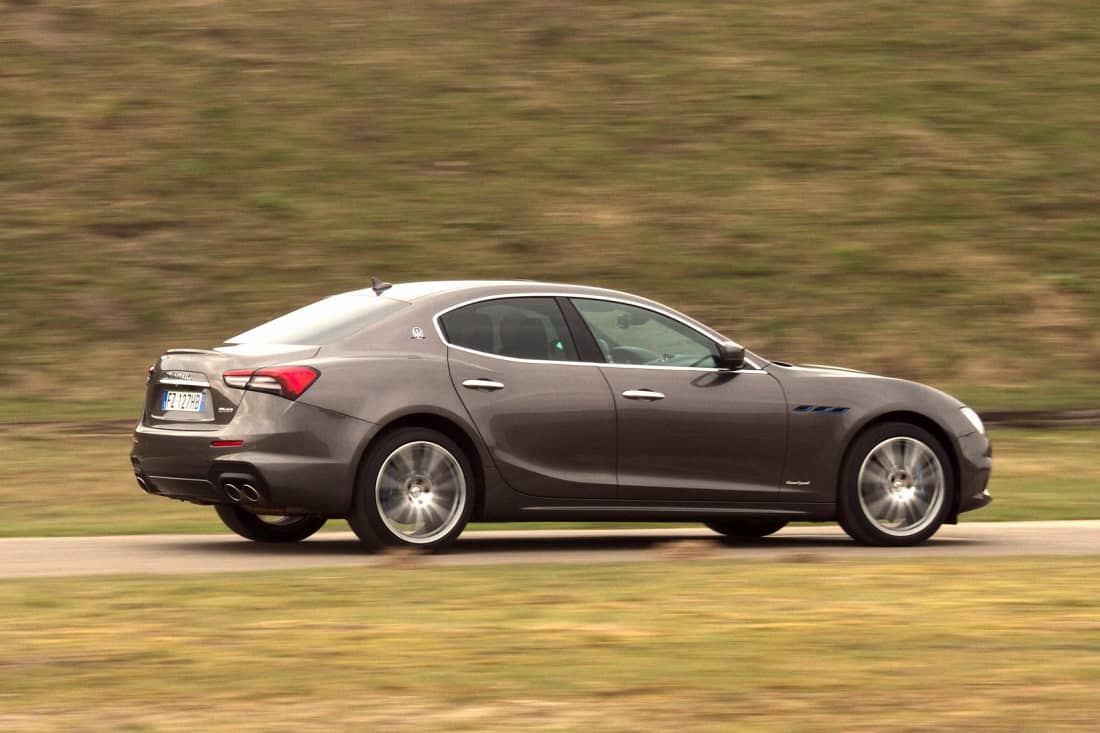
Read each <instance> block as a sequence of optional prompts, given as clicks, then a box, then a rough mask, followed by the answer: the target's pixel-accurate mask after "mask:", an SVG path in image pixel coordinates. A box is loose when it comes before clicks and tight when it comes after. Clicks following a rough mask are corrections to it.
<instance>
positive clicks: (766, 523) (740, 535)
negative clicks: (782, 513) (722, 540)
mask: <svg viewBox="0 0 1100 733" xmlns="http://www.w3.org/2000/svg"><path fill="white" fill-rule="evenodd" d="M704 524H706V525H707V526H708V527H710V528H711V529H713V530H714V531H715V532H717V533H718V534H724V535H725V536H726V537H733V538H735V539H758V538H760V537H767V536H768V535H770V534H775V533H776V532H778V531H779V530H781V529H783V528H784V527H786V526H787V522H786V520H783V519H725V520H717V521H713V522H704Z"/></svg>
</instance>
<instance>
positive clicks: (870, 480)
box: [839, 423, 954, 546]
mask: <svg viewBox="0 0 1100 733" xmlns="http://www.w3.org/2000/svg"><path fill="white" fill-rule="evenodd" d="M844 474H845V475H844V485H843V486H842V487H841V491H840V502H839V511H840V524H841V526H842V527H844V530H845V531H846V532H847V533H848V534H849V535H851V536H852V538H853V539H855V540H856V541H857V542H861V543H863V544H868V545H894V546H900V545H915V544H917V543H919V542H923V541H924V540H926V539H928V538H929V537H931V536H932V535H933V534H935V532H936V530H938V529H939V528H940V525H941V524H943V520H944V518H945V517H946V516H947V513H948V511H949V510H950V507H951V500H952V487H953V485H954V475H953V473H952V469H951V461H950V460H949V459H948V456H947V453H946V452H945V450H944V448H943V446H942V445H940V443H939V441H937V440H936V438H935V437H934V436H932V435H931V434H930V433H928V431H926V430H924V429H922V428H919V427H917V426H915V425H908V424H905V423H890V424H887V425H881V426H877V427H875V428H872V429H871V430H869V431H867V432H866V433H864V434H863V435H861V436H860V437H859V438H857V440H856V442H855V444H854V445H853V446H852V450H851V451H850V453H849V455H848V459H847V461H846V462H845V471H844Z"/></svg>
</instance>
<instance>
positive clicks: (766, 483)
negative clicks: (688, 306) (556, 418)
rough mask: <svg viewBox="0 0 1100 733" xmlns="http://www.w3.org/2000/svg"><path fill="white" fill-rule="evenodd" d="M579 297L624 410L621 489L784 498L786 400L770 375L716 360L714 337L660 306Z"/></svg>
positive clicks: (731, 498) (625, 493) (628, 495)
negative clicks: (732, 367) (654, 308)
mask: <svg viewBox="0 0 1100 733" xmlns="http://www.w3.org/2000/svg"><path fill="white" fill-rule="evenodd" d="M571 302H572V304H573V305H574V306H575V307H576V309H577V311H578V312H579V313H580V315H581V317H582V319H583V320H584V322H585V323H586V324H587V325H588V327H589V329H590V331H591V333H592V335H593V336H594V337H595V338H596V341H597V344H598V347H599V349H600V351H602V352H603V355H604V357H605V359H606V360H607V362H608V363H607V364H606V365H605V366H603V367H601V370H602V371H603V373H604V376H605V377H606V378H607V381H608V383H609V384H610V385H611V389H612V393H613V395H614V399H615V404H616V406H617V409H618V423H619V448H618V481H619V497H620V498H623V499H632V500H647V499H648V500H675V501H683V500H691V501H720V502H737V501H769V500H777V499H779V497H780V480H781V477H782V471H783V463H784V460H785V457H786V443H787V403H786V399H785V397H784V395H783V391H782V389H781V388H780V386H779V383H778V382H777V381H776V380H775V379H774V378H773V377H772V376H771V375H769V374H768V373H766V372H764V371H762V370H759V369H755V368H748V367H747V368H745V369H742V370H738V371H724V370H720V369H717V368H716V363H717V362H716V361H715V359H716V357H717V353H718V352H717V348H716V346H715V344H714V342H713V341H712V340H711V339H710V338H709V337H708V336H706V335H704V334H702V333H700V332H698V331H697V330H695V329H694V328H692V327H691V326H689V325H688V324H686V323H682V322H680V321H678V320H675V319H672V318H670V317H668V316H666V315H664V314H661V313H657V312H656V311H652V310H649V309H646V308H641V307H638V306H634V305H629V304H625V303H619V302H616V301H606V300H599V299H580V298H575V299H572V300H571Z"/></svg>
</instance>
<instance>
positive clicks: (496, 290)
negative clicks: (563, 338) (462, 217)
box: [345, 280, 647, 303]
mask: <svg viewBox="0 0 1100 733" xmlns="http://www.w3.org/2000/svg"><path fill="white" fill-rule="evenodd" d="M505 292H507V293H516V294H520V293H536V292H537V293H545V292H554V293H558V292H570V293H577V294H581V295H605V296H615V297H619V298H623V299H629V300H631V301H637V302H646V300H647V299H646V298H641V297H639V296H637V295H633V294H631V293H623V292H619V291H615V290H608V289H606V288H596V287H592V286H588V285H571V284H568V283H550V282H540V281H537V280H428V281H423V282H409V283H394V284H392V285H389V287H387V288H385V289H384V290H382V291H381V292H377V293H376V291H375V290H374V289H373V288H363V289H362V290H353V291H351V292H349V293H345V295H360V296H367V297H372V296H374V295H376V294H377V295H378V296H379V297H383V298H392V299H394V300H401V301H404V302H407V303H413V302H416V301H426V300H438V298H437V296H444V295H449V296H450V297H449V298H443V300H448V299H453V298H455V297H459V298H466V297H471V296H472V297H477V296H479V295H482V294H484V295H497V294H501V293H505Z"/></svg>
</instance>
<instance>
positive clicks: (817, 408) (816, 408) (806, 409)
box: [794, 405, 851, 415]
mask: <svg viewBox="0 0 1100 733" xmlns="http://www.w3.org/2000/svg"><path fill="white" fill-rule="evenodd" d="M849 409H851V408H848V407H830V406H828V405H799V406H798V407H796V408H794V411H795V412H800V413H803V414H808V413H813V414H818V415H843V414H844V413H846V412H848V410H849Z"/></svg>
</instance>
